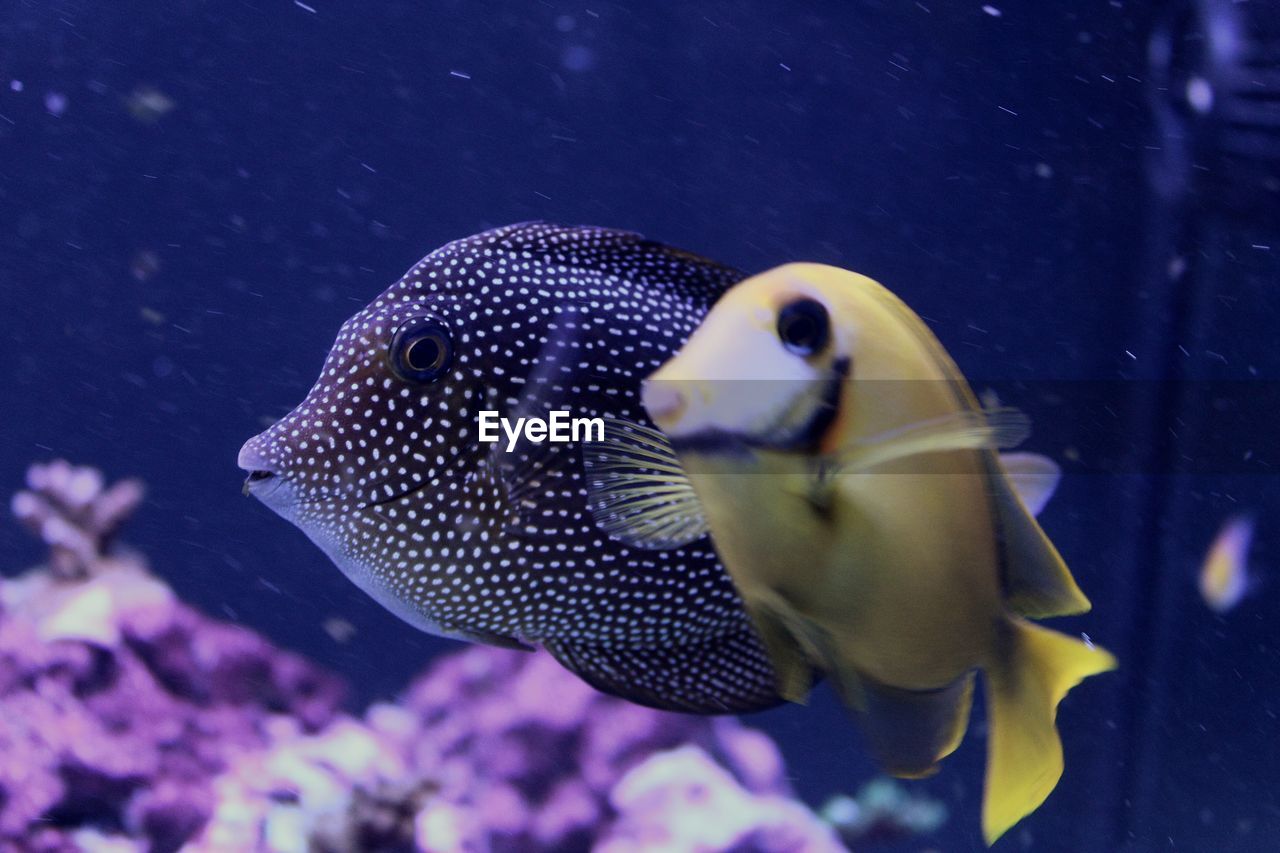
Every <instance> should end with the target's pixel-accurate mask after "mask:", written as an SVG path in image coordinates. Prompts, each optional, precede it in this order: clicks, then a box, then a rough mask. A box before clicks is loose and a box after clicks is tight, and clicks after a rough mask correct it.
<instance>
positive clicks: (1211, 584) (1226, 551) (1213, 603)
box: [1200, 515, 1253, 613]
mask: <svg viewBox="0 0 1280 853" xmlns="http://www.w3.org/2000/svg"><path fill="white" fill-rule="evenodd" d="M1252 543H1253V519H1252V518H1249V517H1248V516H1243V515H1240V516H1236V517H1235V518H1232V519H1230V520H1229V521H1228V522H1227V523H1226V524H1224V525H1223V526H1222V529H1221V530H1219V531H1218V535H1217V536H1216V537H1215V538H1214V540H1213V545H1211V546H1210V547H1209V553H1207V554H1205V558H1204V565H1202V566H1201V568H1200V597H1201V598H1203V599H1204V603H1205V604H1207V605H1209V609H1210V610H1212V611H1213V612H1215V613H1226V612H1227V611H1228V610H1230V609H1232V608H1233V607H1235V606H1236V605H1237V604H1239V603H1240V601H1241V599H1243V598H1244V597H1245V595H1247V594H1248V593H1249V589H1250V587H1251V586H1252V583H1251V580H1250V578H1249V547H1250V545H1252Z"/></svg>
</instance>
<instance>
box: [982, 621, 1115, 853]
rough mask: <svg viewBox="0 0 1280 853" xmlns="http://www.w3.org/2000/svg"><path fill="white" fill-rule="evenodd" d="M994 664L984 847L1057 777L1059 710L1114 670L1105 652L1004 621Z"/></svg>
mask: <svg viewBox="0 0 1280 853" xmlns="http://www.w3.org/2000/svg"><path fill="white" fill-rule="evenodd" d="M1008 626H1009V631H1008V633H1007V634H1006V635H1005V637H1006V639H1005V642H1004V648H1003V649H1001V655H1000V662H999V663H997V664H995V665H993V666H991V667H990V668H989V669H988V671H987V679H986V683H987V714H988V717H989V726H988V728H989V730H990V732H989V734H988V736H987V737H988V748H987V784H986V795H985V797H984V799H983V805H982V834H983V836H984V837H985V839H986V842H987V844H988V845H990V844H993V843H994V842H995V840H996V839H997V838H999V837H1000V836H1001V835H1003V834H1004V833H1005V831H1006V830H1008V829H1009V827H1011V826H1013V825H1014V824H1015V823H1017V822H1018V821H1020V820H1022V818H1024V817H1026V816H1027V815H1028V814H1030V813H1031V812H1033V811H1034V810H1035V809H1036V808H1038V807H1039V806H1040V804H1041V803H1043V802H1044V800H1045V798H1046V797H1048V796H1049V793H1050V792H1051V791H1052V790H1053V788H1054V786H1055V785H1057V784H1058V778H1059V777H1060V776H1061V775H1062V741H1061V740H1060V739H1059V738H1058V729H1057V728H1056V727H1055V726H1054V718H1055V717H1056V716H1057V712H1058V703H1059V702H1060V701H1062V697H1063V696H1066V695H1067V691H1068V690H1070V689H1071V688H1072V687H1074V686H1076V685H1077V684H1079V683H1080V682H1081V680H1083V679H1085V678H1087V677H1088V676H1090V675H1096V674H1097V673H1100V672H1106V671H1107V670H1109V669H1114V668H1115V666H1116V660H1115V658H1114V657H1112V656H1111V654H1110V653H1109V652H1107V651H1106V650H1104V649H1100V648H1095V647H1093V646H1090V645H1087V644H1085V643H1083V642H1081V641H1080V640H1077V639H1075V638H1073V637H1069V636H1067V635H1066V634H1061V633H1058V632H1057V631H1051V630H1049V629H1048V628H1041V627H1040V626H1038V625H1034V624H1032V623H1030V622H1027V621H1025V620H1023V619H1018V618H1011V619H1010V620H1009V622H1008Z"/></svg>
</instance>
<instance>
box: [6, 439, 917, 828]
mask: <svg viewBox="0 0 1280 853" xmlns="http://www.w3.org/2000/svg"><path fill="white" fill-rule="evenodd" d="M141 494H142V492H141V487H140V486H138V485H137V484H129V485H116V486H114V487H111V488H105V487H104V484H103V479H102V477H101V475H100V474H98V473H97V472H95V471H92V470H91V469H83V468H73V467H71V466H69V465H67V464H66V463H52V464H50V465H47V466H38V467H34V468H33V469H32V471H31V474H30V476H29V478H28V489H27V490H26V491H24V492H21V493H19V495H18V496H16V497H15V498H14V501H13V509H14V512H15V514H16V515H17V516H18V517H19V519H20V520H22V521H23V523H24V524H26V526H28V527H29V528H30V529H32V530H33V531H35V532H36V533H37V535H39V536H40V537H41V539H42V540H43V541H44V542H45V543H46V544H47V545H48V546H49V549H50V555H51V556H50V564H49V566H48V567H46V568H41V569H36V570H32V571H29V572H28V573H26V574H24V575H23V576H21V577H17V578H11V579H0V851H5V853H7V851H19V850H21V851H44V853H61V851H72V850H82V849H92V850H105V851H114V850H119V851H150V853H162V852H163V851H172V850H178V849H180V848H181V849H184V850H191V851H208V853H214V851H219V853H220V851H227V850H237V851H240V850H246V851H255V850H256V851H278V853H286V851H299V853H302V851H308V852H310V851H316V853H347V851H417V850H421V851H488V850H494V851H500V850H538V849H548V850H549V849H555V850H573V849H588V848H592V849H599V850H604V851H608V853H627V851H641V850H654V849H662V850H689V851H693V850H700V851H701V850H707V851H711V850H744V851H745V850H760V851H783V850H786V851H792V850H806V851H824V850H842V849H844V846H843V844H842V840H841V839H842V837H843V839H844V841H845V842H848V841H849V840H850V839H851V838H853V837H855V835H856V832H855V828H856V824H857V820H862V822H863V823H864V824H865V825H866V826H869V827H872V828H874V829H876V831H883V830H884V828H885V826H886V825H888V824H886V822H885V821H886V820H888V821H889V823H892V820H891V818H885V817H884V815H883V814H881V813H879V812H875V813H873V812H871V811H868V810H867V809H865V808H864V809H863V810H862V811H859V809H858V807H857V804H854V805H852V806H851V805H850V803H853V801H849V802H848V803H844V804H842V806H841V808H837V809H836V812H838V813H839V814H838V815H837V816H842V817H843V818H844V819H845V820H844V823H843V824H841V823H840V821H838V820H837V821H834V824H835V825H836V826H838V828H839V830H840V831H839V833H838V832H837V831H836V829H834V828H833V823H829V822H827V821H824V820H821V819H819V818H818V817H817V816H815V815H814V814H813V813H812V812H810V811H809V810H808V809H807V808H806V807H805V806H804V805H802V804H801V803H799V802H798V801H796V800H795V799H794V798H793V797H792V796H791V795H790V791H789V786H788V783H787V781H786V776H785V767H784V764H783V761H782V758H781V756H780V754H779V753H778V750H777V749H776V747H775V746H774V744H773V742H772V741H771V740H770V739H769V738H768V737H767V736H765V735H764V734H762V733H761V732H758V731H756V730H753V729H750V728H747V727H745V726H743V725H742V724H740V723H739V722H737V721H736V720H732V719H727V718H722V719H707V718H700V717H691V716H684V715H679V714H668V713H663V712H659V711H654V710H650V709H647V708H642V707H639V706H636V705H632V704H629V703H627V702H624V701H622V700H619V699H615V698H612V697H608V696H604V695H602V694H600V693H597V692H595V691H594V690H592V689H591V688H590V687H588V686H587V685H585V684H584V683H582V682H581V681H579V680H578V679H577V678H575V677H574V676H572V675H571V674H569V673H568V672H567V671H565V670H564V669H562V668H561V667H560V666H559V665H558V664H556V663H555V662H554V660H552V659H551V658H550V657H549V656H548V655H545V654H543V653H540V652H539V653H532V654H529V653H523V652H519V651H509V650H496V649H490V648H486V647H471V648H468V649H466V650H464V651H462V652H460V653H458V654H454V655H450V656H447V657H444V658H442V659H440V660H438V661H436V662H435V663H434V664H433V666H432V667H431V668H430V669H429V671H427V672H426V673H425V674H424V675H422V676H421V677H420V678H419V679H417V680H416V681H415V682H414V683H413V684H412V685H410V687H409V688H408V690H407V691H406V693H405V696H404V697H403V699H402V700H401V701H399V702H396V703H382V704H376V705H374V706H372V707H370V708H368V709H367V710H366V711H365V712H364V713H363V714H361V715H359V716H355V715H353V714H351V713H349V712H347V711H346V710H344V708H343V704H342V702H343V695H344V690H343V684H342V683H341V681H340V680H339V679H338V678H336V677H335V676H333V675H331V674H328V673H326V672H323V671H321V670H319V669H318V668H316V667H315V666H314V665H312V664H310V663H308V662H307V661H306V660H305V659H303V658H301V657H299V656H297V655H294V654H291V653H289V652H286V651H282V650H280V649H278V648H275V647H274V646H272V645H271V644H270V643H269V642H267V641H266V640H265V639H264V638H262V637H260V636H259V635H257V634H255V633H253V632H251V631H249V630H246V629H244V628H241V627H238V626H235V625H230V624H227V623H224V622H220V621H217V620H214V619H211V618H209V617H206V616H204V615H202V614H201V613H199V612H198V611H197V610H195V609H193V608H191V607H189V606H187V605H186V604H184V603H182V602H181V601H179V600H177V598H176V597H175V596H174V595H173V593H172V592H171V591H170V589H169V588H168V587H167V586H166V585H165V584H164V583H163V582H162V581H160V580H159V579H157V578H156V577H154V576H153V575H151V574H150V573H149V572H148V570H147V567H146V566H145V564H144V562H143V561H142V559H141V558H140V557H139V556H137V555H132V554H128V553H117V552H116V551H115V550H113V549H112V547H111V540H112V538H113V536H114V534H115V532H116V531H117V530H118V528H119V526H120V524H121V522H122V521H123V520H124V519H125V518H126V517H127V515H128V513H129V512H130V511H131V510H132V509H133V507H134V506H136V504H137V503H138V501H139V500H140V498H141ZM882 799H883V798H882ZM882 811H883V810H882ZM908 811H909V810H908ZM891 812H892V810H889V812H886V813H891Z"/></svg>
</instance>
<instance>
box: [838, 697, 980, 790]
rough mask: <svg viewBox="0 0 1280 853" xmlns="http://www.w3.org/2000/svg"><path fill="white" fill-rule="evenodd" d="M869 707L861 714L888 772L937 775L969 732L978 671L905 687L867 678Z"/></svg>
mask: <svg viewBox="0 0 1280 853" xmlns="http://www.w3.org/2000/svg"><path fill="white" fill-rule="evenodd" d="M862 690H863V694H864V696H865V703H866V707H865V710H863V711H862V712H861V713H858V714H856V715H855V716H856V717H857V718H858V720H859V721H860V723H861V724H862V729H863V731H864V732H865V733H866V736H867V739H868V740H869V741H870V744H871V750H872V752H874V753H875V755H876V758H877V759H879V761H880V763H881V765H882V766H883V767H884V769H885V771H886V772H887V773H891V774H892V775H894V776H900V777H903V778H907V779H919V778H922V777H925V776H931V775H933V773H935V772H936V771H937V764H938V762H939V761H941V760H942V759H943V758H946V757H947V756H948V755H950V754H951V753H952V752H954V751H955V749H956V747H957V746H959V745H960V741H961V740H962V739H963V738H964V733H965V729H967V728H968V726H969V709H970V707H971V706H972V705H973V673H971V672H970V673H966V674H965V675H963V676H961V677H960V678H958V679H956V681H955V682H953V683H952V684H949V685H947V686H946V687H942V688H939V689H937V690H903V689H901V688H898V687H890V686H888V685H884V684H878V683H876V682H874V681H872V680H870V679H867V678H865V677H864V678H863V679H862Z"/></svg>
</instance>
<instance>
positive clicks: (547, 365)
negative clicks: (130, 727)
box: [240, 223, 779, 713]
mask: <svg viewBox="0 0 1280 853" xmlns="http://www.w3.org/2000/svg"><path fill="white" fill-rule="evenodd" d="M740 278H742V275H741V274H740V273H738V272H736V271H734V270H731V269H727V268H725V267H721V266H719V265H716V264H714V263H711V262H709V261H706V260H703V259H701V258H697V257H695V256H692V255H689V254H687V253H685V252H681V251H678V250H675V249H671V248H669V247H667V246H663V245H660V244H657V243H653V242H649V241H646V240H644V239H643V238H641V237H639V236H638V235H635V234H630V233H626V232H618V231H610V230H606V229H600V228H587V227H578V228H566V227H561V226H555V225H549V224H542V223H532V224H524V225H513V226H508V227H505V228H499V229H495V230H493V231H488V232H485V233H483V234H479V235H476V236H474V237H470V238H467V239H464V240H459V241H456V242H453V243H450V244H448V245H446V246H444V247H442V248H440V249H438V250H436V251H435V252H432V253H431V254H429V255H427V256H426V257H425V258H423V259H422V260H421V261H420V262H418V263H417V264H416V265H415V266H414V267H413V268H412V269H410V270H409V272H408V273H406V274H405V276H404V277H403V278H402V279H400V281H398V282H397V283H395V284H394V285H392V286H391V287H390V288H389V289H388V290H387V291H386V292H384V293H383V294H382V295H381V296H379V297H378V298H377V299H375V300H374V301H373V302H372V303H370V304H369V305H368V306H367V307H366V308H364V309H363V310H362V311H360V312H359V313H358V314H356V315H355V316H354V317H352V318H351V319H350V320H348V321H347V322H346V323H345V324H344V325H343V327H342V330H341V331H340V332H339V334H338V338H337V341H336V342H335V343H334V345H333V348H332V350H331V351H330V353H329V356H328V359H327V360H326V362H325V365H324V368H323V370H322V372H321V374H320V378H319V379H318V381H317V382H316V384H315V386H314V387H313V388H312V389H311V391H310V393H309V394H308V395H307V398H306V399H305V400H304V401H303V402H302V404H301V405H299V406H298V407H297V408H296V409H295V410H294V411H293V412H291V413H290V414H289V415H287V416H286V417H285V418H283V419H282V420H281V421H280V422H278V423H276V424H275V425H273V426H272V427H271V428H269V429H268V430H267V431H266V432H263V433H262V434H261V435H258V436H256V437H255V438H253V439H251V440H250V441H249V442H248V443H247V444H246V445H245V447H244V449H243V450H242V451H241V455H240V464H241V466H242V467H244V468H246V469H248V470H250V471H254V472H257V473H255V474H254V475H253V476H251V478H250V480H251V483H250V485H251V487H252V488H251V491H253V493H254V494H255V495H257V496H258V497H260V498H261V499H262V500H263V501H264V502H265V503H267V504H268V505H269V506H270V507H271V508H272V509H274V510H275V511H276V512H278V513H279V514H280V515H281V516H283V517H284V518H286V519H288V520H290V521H292V522H293V523H294V524H297V525H298V526H299V527H300V528H301V529H302V530H303V531H305V532H306V533H307V535H308V536H309V537H310V538H311V539H312V540H313V541H314V542H315V543H316V544H317V545H318V546H320V548H322V549H323V550H324V551H325V552H326V553H327V554H328V555H329V556H330V558H331V559H332V560H333V561H334V562H335V563H336V564H337V565H338V567H339V568H340V569H342V571H343V572H345V573H346V574H347V576H348V577H350V578H351V579H352V580H353V581H354V582H355V583H356V584H357V585H358V586H359V587H360V588H361V589H363V590H365V591H366V592H368V593H369V594H370V595H372V596H373V597H374V598H375V599H377V600H378V601H379V602H381V603H382V604H383V605H384V606H386V607H387V608H388V609H389V610H391V611H393V612H394V613H396V614H397V615H399V616H400V617H402V618H403V619H405V620H407V621H408V622H410V623H412V624H414V625H416V626H418V627H420V628H422V629H424V630H426V631H430V632H432V633H436V634H442V635H445V636H453V637H460V638H464V639H471V640H480V641H485V642H495V643H506V644H540V645H544V646H546V647H547V648H548V649H549V650H550V651H551V652H552V653H553V654H555V655H556V656H557V657H558V658H559V659H560V660H561V661H562V662H564V663H565V665H566V666H568V667H570V668H571V669H573V670H575V671H576V672H578V673H580V674H581V675H582V676H583V677H584V678H585V679H586V680H588V681H590V682H591V683H593V684H594V685H596V686H597V687H599V688H600V689H603V690H606V691H609V692H613V693H617V694H619V695H624V696H627V697H628V698H631V699H633V700H635V701H639V702H643V703H646V704H651V705H656V706H659V707H668V708H676V709H681V710H688V711H700V712H709V713H715V712H731V711H742V710H749V709H754V708H760V707H766V706H769V705H772V704H775V703H777V702H778V701H779V699H778V697H777V695H776V691H775V687H774V680H773V672H772V670H771V668H770V666H769V664H768V662H767V659H766V657H765V655H764V654H763V652H762V651H761V649H760V647H759V646H758V644H757V641H756V639H755V636H754V634H753V633H752V631H751V629H750V627H749V624H748V622H747V620H746V617H745V615H744V613H743V611H742V607H741V603H740V602H739V600H738V598H737V595H736V594H735V592H734V589H733V587H732V584H731V582H730V580H729V578H728V575H727V574H726V573H725V571H724V569H723V568H722V567H721V566H720V564H719V563H718V561H717V559H716V557H715V553H714V551H713V549H712V546H711V544H710V542H709V541H707V540H705V539H704V540H702V541H699V542H695V543H693V544H692V545H689V546H686V547H683V548H680V549H676V550H670V551H640V550H635V549H631V548H628V547H627V546H625V545H623V544H621V543H620V542H617V541H615V540H613V539H611V538H610V537H609V536H607V535H606V534H604V533H603V532H601V531H600V530H599V529H598V528H597V527H596V525H595V523H594V521H593V520H592V516H591V514H590V512H588V511H587V505H586V500H587V496H586V488H585V481H584V477H583V467H582V452H581V448H580V447H578V446H577V445H573V444H546V443H544V444H540V445H523V446H521V447H519V448H517V450H516V451H515V452H513V453H505V452H503V450H502V448H501V447H497V448H496V449H495V446H493V445H485V444H482V443H481V442H480V441H479V440H478V435H477V431H478V429H477V412H478V411H480V410H481V409H496V410H498V411H500V412H501V413H502V414H503V415H504V416H515V415H519V414H543V413H545V412H546V411H549V410H567V411H569V412H570V413H572V415H573V416H575V417H603V416H614V417H620V418H627V419H631V420H639V421H641V422H647V420H646V416H645V414H644V412H643V410H642V409H641V407H640V405H639V385H640V381H641V380H642V379H643V378H644V377H645V376H646V375H648V374H649V373H651V372H652V371H653V370H655V369H656V368H657V367H658V366H659V365H661V364H662V363H663V362H664V361H666V359H667V358H668V357H670V356H671V355H672V354H673V353H674V352H675V351H676V350H677V349H678V348H679V346H680V345H681V344H682V343H683V342H684V340H685V339H686V338H687V337H688V335H689V334H690V333H691V332H692V331H693V329H694V328H695V327H696V326H697V324H698V323H699V322H700V320H701V319H702V317H703V315H704V314H705V313H706V311H707V309H708V308H709V307H710V305H711V304H712V303H713V302H714V301H715V300H716V298H717V297H718V296H719V295H720V294H721V293H722V292H723V291H724V289H725V288H727V287H728V286H730V285H732V284H734V283H735V282H737V281H738V280H739V279H740ZM423 316H428V317H432V318H437V319H438V320H439V321H440V322H441V323H442V324H443V325H444V326H445V327H447V328H448V329H449V332H450V334H451V336H452V340H453V359H452V363H451V364H450V366H449V369H448V371H447V372H446V373H445V374H444V375H442V376H440V377H439V378H438V379H436V380H434V381H432V382H426V383H415V382H411V381H406V380H405V379H403V378H402V377H401V376H400V375H398V374H397V373H396V372H395V371H394V370H392V368H391V366H390V363H389V356H388V348H389V346H390V343H391V339H392V336H393V334H394V333H395V332H396V330H397V329H398V328H400V327H401V326H402V325H403V324H405V323H406V322H409V321H412V320H414V318H418V317H423Z"/></svg>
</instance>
